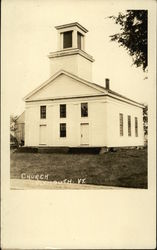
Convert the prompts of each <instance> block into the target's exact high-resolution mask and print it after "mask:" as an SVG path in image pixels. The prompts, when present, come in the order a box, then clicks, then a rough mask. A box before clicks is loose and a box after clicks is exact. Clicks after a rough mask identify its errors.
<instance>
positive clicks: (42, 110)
mask: <svg viewBox="0 0 157 250" xmlns="http://www.w3.org/2000/svg"><path fill="white" fill-rule="evenodd" d="M40 118H41V119H46V106H40Z"/></svg>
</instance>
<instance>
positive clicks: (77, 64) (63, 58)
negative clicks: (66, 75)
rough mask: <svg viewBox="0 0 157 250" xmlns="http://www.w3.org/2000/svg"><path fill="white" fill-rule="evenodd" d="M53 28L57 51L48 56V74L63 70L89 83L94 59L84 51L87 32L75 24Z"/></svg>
mask: <svg viewBox="0 0 157 250" xmlns="http://www.w3.org/2000/svg"><path fill="white" fill-rule="evenodd" d="M55 28H56V29H57V31H58V51H56V52H50V54H49V59H50V74H51V75H53V74H55V73H56V72H58V71H59V70H65V71H68V72H70V73H72V74H74V75H76V76H79V77H81V78H84V79H85V80H88V81H91V80H92V62H94V59H93V57H92V56H90V55H89V54H87V53H86V52H85V51H84V50H85V35H86V33H87V32H88V30H87V29H86V28H84V27H83V26H82V25H80V24H79V23H77V22H76V23H70V24H64V25H60V26H56V27H55Z"/></svg>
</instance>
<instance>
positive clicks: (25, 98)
mask: <svg viewBox="0 0 157 250" xmlns="http://www.w3.org/2000/svg"><path fill="white" fill-rule="evenodd" d="M62 74H64V75H66V76H68V77H70V78H72V79H74V80H77V81H79V82H81V83H83V84H84V85H86V86H88V87H91V88H94V89H96V90H99V91H101V92H102V93H106V92H105V91H106V89H105V88H103V87H102V86H100V85H98V84H95V83H92V82H89V81H87V80H84V79H83V78H80V77H78V76H76V75H74V74H71V73H69V72H67V71H65V70H60V71H58V72H57V73H56V74H54V75H53V76H51V77H50V78H49V79H48V80H47V81H45V82H44V83H42V84H41V85H40V86H38V87H37V88H36V89H34V90H33V91H31V92H30V93H29V94H28V95H26V96H25V97H24V101H26V100H27V99H28V98H30V97H31V96H32V95H34V94H35V93H37V92H38V91H39V90H41V89H42V88H44V87H46V86H47V85H48V84H49V83H50V82H52V81H53V80H55V79H56V78H57V77H59V76H60V75H62Z"/></svg>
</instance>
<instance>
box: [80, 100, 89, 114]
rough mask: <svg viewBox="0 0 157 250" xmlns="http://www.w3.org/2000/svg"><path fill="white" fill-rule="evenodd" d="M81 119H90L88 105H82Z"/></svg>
mask: <svg viewBox="0 0 157 250" xmlns="http://www.w3.org/2000/svg"><path fill="white" fill-rule="evenodd" d="M81 117H88V103H81Z"/></svg>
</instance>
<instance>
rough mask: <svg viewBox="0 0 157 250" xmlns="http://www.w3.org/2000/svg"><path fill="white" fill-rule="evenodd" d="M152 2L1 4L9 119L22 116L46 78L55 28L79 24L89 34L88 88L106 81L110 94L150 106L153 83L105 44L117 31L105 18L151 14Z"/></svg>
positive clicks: (11, 0) (15, 0)
mask: <svg viewBox="0 0 157 250" xmlns="http://www.w3.org/2000/svg"><path fill="white" fill-rule="evenodd" d="M148 2H149V3H148ZM151 2H152V1H144V0H143V1H142V0H141V1H136V0H132V1H129V0H128V1H116V0H115V1H112V0H97V1H95V0H75V1H74V0H57V1H56V0H44V1H43V0H29V1H26V0H3V1H2V95H3V99H5V101H7V102H6V103H7V105H8V106H9V110H10V113H12V114H14V115H19V114H20V113H22V112H23V110H24V108H25V103H24V101H23V98H24V97H25V96H26V95H27V94H28V93H29V92H30V91H32V90H33V89H34V88H36V87H37V86H39V85H40V84H42V83H43V82H44V81H46V80H47V79H48V78H49V77H50V67H49V66H50V64H49V58H48V54H49V52H53V51H56V50H57V31H56V29H55V28H54V26H57V25H62V24H66V23H71V22H79V23H80V24H81V25H82V26H84V27H85V28H87V29H88V31H89V32H88V33H87V34H86V43H85V51H86V52H87V53H89V54H90V55H92V56H93V57H94V59H95V62H94V63H93V82H94V83H97V84H99V85H102V86H105V78H109V79H110V88H111V89H112V90H114V91H116V92H118V93H120V94H123V95H125V96H127V97H128V98H132V99H133V100H135V101H138V102H142V103H148V104H149V101H150V99H151V95H152V91H154V90H153V88H154V83H153V78H151V77H149V73H144V72H143V71H142V68H136V66H134V65H132V63H133V62H132V58H131V57H130V56H129V55H128V54H127V52H126V50H125V49H124V48H122V47H119V45H118V44H117V43H116V42H111V41H110V37H109V36H110V35H112V34H115V33H116V32H118V31H119V28H120V27H119V26H118V25H116V24H114V21H113V20H111V19H109V18H107V17H108V16H111V15H118V13H119V12H124V11H125V10H126V9H129V8H132V9H147V8H148V9H149V8H150V9H151V8H152V6H151V4H150V3H151ZM152 27H153V26H152ZM152 29H153V28H152ZM150 53H152V54H153V51H152V52H150ZM146 77H148V79H145V78H146ZM144 79H145V80H144Z"/></svg>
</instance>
